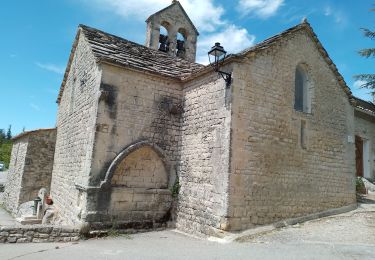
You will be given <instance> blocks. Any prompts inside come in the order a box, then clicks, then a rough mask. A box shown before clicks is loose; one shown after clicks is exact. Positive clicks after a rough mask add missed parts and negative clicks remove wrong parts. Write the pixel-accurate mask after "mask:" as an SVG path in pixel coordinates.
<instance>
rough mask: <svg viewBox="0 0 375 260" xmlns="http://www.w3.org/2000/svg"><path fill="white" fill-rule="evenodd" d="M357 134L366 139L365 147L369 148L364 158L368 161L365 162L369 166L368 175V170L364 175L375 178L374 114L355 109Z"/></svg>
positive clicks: (365, 165)
mask: <svg viewBox="0 0 375 260" xmlns="http://www.w3.org/2000/svg"><path fill="white" fill-rule="evenodd" d="M354 122H355V135H357V136H359V137H361V138H362V139H363V140H364V143H365V145H364V146H365V147H364V150H366V149H367V152H368V157H367V158H363V159H364V160H367V161H368V164H364V167H367V171H368V175H367V174H366V170H365V172H364V176H365V177H366V178H368V179H375V165H374V160H375V119H374V116H373V115H369V114H368V113H366V112H364V111H360V110H356V111H355V120H354Z"/></svg>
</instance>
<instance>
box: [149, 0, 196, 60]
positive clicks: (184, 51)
mask: <svg viewBox="0 0 375 260" xmlns="http://www.w3.org/2000/svg"><path fill="white" fill-rule="evenodd" d="M146 23H147V35H146V46H147V47H149V48H152V49H155V50H159V51H163V52H166V53H168V54H170V55H172V56H175V57H179V58H181V59H185V60H188V61H190V62H195V56H196V52H197V38H198V35H199V33H198V30H197V28H195V26H194V24H193V23H192V21H191V20H190V18H189V16H188V15H187V14H186V12H185V10H184V8H183V7H182V5H181V4H180V2H179V1H176V0H173V1H172V4H171V5H170V6H168V7H166V8H164V9H162V10H160V11H159V12H157V13H155V14H153V15H151V16H150V17H149V18H148V19H147V20H146Z"/></svg>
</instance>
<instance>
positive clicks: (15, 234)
mask: <svg viewBox="0 0 375 260" xmlns="http://www.w3.org/2000/svg"><path fill="white" fill-rule="evenodd" d="M79 238H80V237H79V229H77V228H71V227H59V226H50V225H30V226H3V227H0V243H30V242H32V243H43V242H73V241H78V240H79Z"/></svg>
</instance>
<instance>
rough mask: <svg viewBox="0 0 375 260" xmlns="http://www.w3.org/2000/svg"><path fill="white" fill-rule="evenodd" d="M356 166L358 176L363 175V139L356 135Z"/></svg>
mask: <svg viewBox="0 0 375 260" xmlns="http://www.w3.org/2000/svg"><path fill="white" fill-rule="evenodd" d="M355 166H356V172H357V176H360V177H363V139H362V138H361V137H359V136H355Z"/></svg>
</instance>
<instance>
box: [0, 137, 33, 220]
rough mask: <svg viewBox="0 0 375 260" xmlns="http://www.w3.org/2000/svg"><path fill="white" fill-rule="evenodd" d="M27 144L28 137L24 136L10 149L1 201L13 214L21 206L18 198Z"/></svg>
mask: <svg viewBox="0 0 375 260" xmlns="http://www.w3.org/2000/svg"><path fill="white" fill-rule="evenodd" d="M28 144H29V142H28V137H27V136H25V137H24V138H21V139H18V140H16V141H14V143H13V147H12V154H11V158H10V163H9V170H8V175H7V183H6V185H5V190H4V195H3V200H4V205H5V207H6V208H7V209H8V210H9V211H10V212H12V213H13V214H15V213H16V212H17V208H18V206H19V205H20V204H21V203H20V202H19V197H20V191H21V184H22V179H23V175H24V172H25V171H24V168H25V162H26V155H27V146H28Z"/></svg>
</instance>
